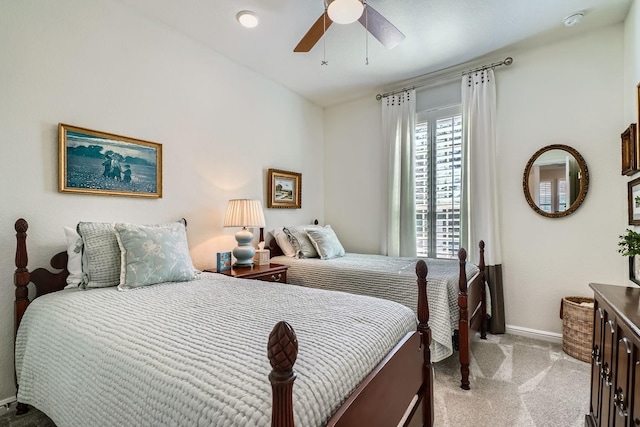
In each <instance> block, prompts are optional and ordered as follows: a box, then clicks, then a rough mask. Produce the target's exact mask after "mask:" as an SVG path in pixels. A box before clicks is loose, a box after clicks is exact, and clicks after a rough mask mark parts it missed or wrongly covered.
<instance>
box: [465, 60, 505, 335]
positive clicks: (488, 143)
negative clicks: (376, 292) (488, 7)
mask: <svg viewBox="0 0 640 427" xmlns="http://www.w3.org/2000/svg"><path fill="white" fill-rule="evenodd" d="M495 122H496V82H495V77H494V73H493V70H492V69H487V70H484V71H478V72H474V73H470V74H467V75H465V76H463V78H462V144H463V160H462V161H463V168H462V182H463V185H462V212H461V215H462V218H461V220H462V221H461V223H462V224H463V226H462V230H461V238H460V240H461V242H460V245H461V246H462V247H464V248H466V249H467V253H468V254H469V259H470V260H472V261H475V262H477V257H478V249H477V248H478V242H479V241H480V240H484V242H485V244H486V249H485V262H486V265H487V266H488V267H487V280H488V282H489V287H490V290H491V305H492V307H491V315H492V319H491V322H490V330H491V332H493V333H500V332H504V308H503V307H504V303H503V295H502V294H503V292H502V266H501V264H502V251H501V246H500V241H501V239H500V228H499V225H500V215H499V214H500V212H499V210H498V185H497V183H498V180H497V167H496V131H495ZM496 323H497V324H496Z"/></svg>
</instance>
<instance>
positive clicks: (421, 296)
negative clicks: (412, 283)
mask: <svg viewBox="0 0 640 427" xmlns="http://www.w3.org/2000/svg"><path fill="white" fill-rule="evenodd" d="M428 272H429V269H428V267H427V263H426V262H424V260H418V262H417V263H416V276H418V279H417V282H418V332H420V336H421V339H422V346H423V347H424V348H423V353H422V354H423V363H422V383H423V384H425V389H424V396H423V398H422V413H423V419H422V425H423V426H425V427H430V426H433V420H434V414H433V408H434V400H433V368H432V366H431V349H430V348H429V346H430V345H431V328H430V327H429V303H428V301H427V274H428Z"/></svg>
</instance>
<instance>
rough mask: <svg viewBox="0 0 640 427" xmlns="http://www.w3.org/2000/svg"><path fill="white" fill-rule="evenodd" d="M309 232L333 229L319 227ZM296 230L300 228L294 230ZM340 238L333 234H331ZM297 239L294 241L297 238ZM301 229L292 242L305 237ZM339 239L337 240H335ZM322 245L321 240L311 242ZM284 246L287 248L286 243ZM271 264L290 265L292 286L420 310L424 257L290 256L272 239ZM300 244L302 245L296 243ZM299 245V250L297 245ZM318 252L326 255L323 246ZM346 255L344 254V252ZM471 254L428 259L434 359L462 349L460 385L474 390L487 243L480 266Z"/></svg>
mask: <svg viewBox="0 0 640 427" xmlns="http://www.w3.org/2000/svg"><path fill="white" fill-rule="evenodd" d="M309 227H311V228H306V227H304V226H303V227H302V228H304V229H306V230H316V232H317V230H318V228H320V229H323V228H324V229H330V227H327V226H325V227H321V226H318V225H317V224H316V225H315V226H309ZM294 228H300V227H291V229H292V230H293V229H294ZM329 233H331V235H332V236H334V233H333V231H330V232H329ZM291 236H293V237H291ZM299 238H300V234H299V233H297V231H294V232H293V233H290V237H289V238H288V239H289V240H292V239H294V240H295V239H299ZM334 238H335V239H337V237H334ZM311 240H312V242H313V244H314V245H315V246H317V243H318V242H319V241H317V240H314V239H313V238H312V239H311ZM280 242H282V243H283V244H286V243H285V242H284V241H283V240H282V239H280ZM268 246H269V250H270V251H271V262H272V263H277V264H283V265H287V266H288V267H289V268H288V270H287V282H288V283H289V284H293V285H298V286H303V287H310V288H317V289H325V290H332V291H342V292H348V293H352V294H357V295H366V296H371V297H375V298H381V299H387V300H391V301H395V302H398V303H400V304H403V305H405V306H406V307H409V308H412V309H415V307H416V304H417V301H418V294H417V291H418V290H417V289H416V287H415V286H414V285H413V282H414V281H415V275H414V273H413V271H414V269H415V265H416V263H417V262H418V258H410V257H388V256H383V255H370V254H356V253H344V254H343V255H340V256H336V257H333V258H328V259H326V258H325V259H321V258H319V257H312V258H305V257H297V256H287V255H285V252H289V255H291V252H290V251H288V250H285V251H283V250H282V249H281V248H280V246H279V243H278V241H277V240H276V238H273V239H270V240H269V244H268ZM294 246H296V244H294ZM296 247H297V246H296ZM317 252H322V250H321V248H319V247H318V251H317ZM341 253H343V252H341ZM466 257H467V254H466V251H465V250H464V249H461V250H460V251H459V252H458V260H445V259H434V258H428V259H425V261H426V263H427V265H428V267H429V286H428V287H427V295H428V301H429V310H430V317H429V326H430V328H431V330H432V343H431V361H432V362H433V363H435V362H439V361H441V360H443V359H445V358H447V357H449V356H451V355H452V354H453V353H454V349H455V350H459V360H460V371H461V380H460V386H461V388H463V389H465V390H469V388H470V381H469V363H470V359H471V354H470V351H471V343H472V341H473V339H474V337H475V334H476V332H479V333H480V337H481V338H482V339H485V338H486V330H487V289H486V280H485V276H484V269H485V265H484V242H483V241H480V243H479V263H478V266H476V265H473V264H468V263H467V262H466Z"/></svg>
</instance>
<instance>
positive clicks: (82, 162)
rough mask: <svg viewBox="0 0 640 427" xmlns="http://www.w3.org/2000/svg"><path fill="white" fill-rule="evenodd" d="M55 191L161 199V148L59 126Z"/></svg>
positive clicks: (111, 135) (118, 136)
mask: <svg viewBox="0 0 640 427" xmlns="http://www.w3.org/2000/svg"><path fill="white" fill-rule="evenodd" d="M58 191H59V192H62V193H90V194H103V195H110V196H132V197H153V198H159V197H162V145H161V144H157V143H155V142H149V141H142V140H139V139H134V138H128V137H126V136H120V135H113V134H109V133H105V132H99V131H95V130H90V129H84V128H80V127H76V126H70V125H65V124H62V123H60V124H59V125H58Z"/></svg>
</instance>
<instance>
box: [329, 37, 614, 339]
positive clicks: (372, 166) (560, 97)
mask: <svg viewBox="0 0 640 427" xmlns="http://www.w3.org/2000/svg"><path fill="white" fill-rule="evenodd" d="M510 56H513V58H514V63H513V65H512V66H510V67H509V68H506V67H505V68H501V69H499V70H498V71H497V72H496V75H497V85H498V124H497V134H498V144H499V158H498V164H499V168H500V172H499V179H500V186H501V199H500V207H501V218H502V226H501V232H502V249H503V273H504V286H505V299H506V300H505V310H506V322H507V324H508V325H511V326H515V327H520V328H529V329H534V330H539V331H545V332H551V333H561V327H562V324H561V320H560V318H559V315H558V313H559V308H560V300H561V298H562V297H563V296H567V295H591V291H590V289H589V288H588V284H589V283H590V282H611V283H616V282H620V283H626V280H625V278H626V270H625V265H626V264H625V260H624V259H623V258H622V257H620V255H619V254H618V253H617V251H616V250H617V240H618V235H619V234H621V233H622V232H623V231H624V226H625V223H626V180H625V178H623V177H621V175H620V167H621V164H620V162H621V160H620V145H619V144H620V132H621V131H622V130H623V129H624V127H626V126H623V120H622V117H623V96H622V91H623V83H622V82H623V72H622V68H623V26H622V25H615V26H610V27H607V28H604V29H601V30H598V31H596V32H592V33H590V34H586V35H583V36H580V37H578V38H573V39H570V40H567V41H563V42H560V43H556V44H551V45H547V46H545V47H542V48H538V49H532V50H526V51H516V52H512V55H511V54H510ZM380 117H381V113H380V104H379V102H378V101H376V100H375V99H374V97H373V95H372V96H369V97H366V98H362V99H360V100H357V101H354V102H352V103H348V104H342V105H339V106H335V107H332V108H328V109H326V111H325V138H326V139H325V165H326V170H325V220H326V222H327V223H330V224H332V226H333V227H334V228H336V230H337V231H338V235H339V236H340V237H341V240H343V241H344V245H345V248H346V249H347V250H349V251H363V252H379V250H380V247H379V242H380V241H381V240H382V239H383V232H382V230H383V227H384V212H385V209H386V208H385V197H384V194H385V187H384V177H383V176H382V175H383V174H382V173H380V170H381V168H382V166H383V165H384V160H383V149H382V140H381V138H380V133H381V130H380ZM555 143H562V144H566V145H570V146H573V147H574V148H576V149H577V150H578V151H579V152H580V153H581V154H582V155H583V157H584V158H585V160H586V162H587V164H588V167H589V172H590V187H589V194H588V195H587V199H586V201H585V203H584V204H583V206H582V207H581V208H580V209H578V211H576V212H575V213H574V214H573V215H570V216H569V217H566V218H562V219H548V218H545V217H542V216H540V215H538V214H536V213H535V212H534V211H533V210H531V209H530V208H529V206H528V205H527V202H526V200H525V197H524V194H523V189H522V175H523V171H524V168H525V166H526V164H527V161H528V160H529V158H530V156H531V155H532V154H534V153H535V152H536V151H537V150H538V149H539V148H541V147H543V146H545V145H549V144H555ZM364 170H368V173H366V174H365V173H364V172H363V171H364Z"/></svg>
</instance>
